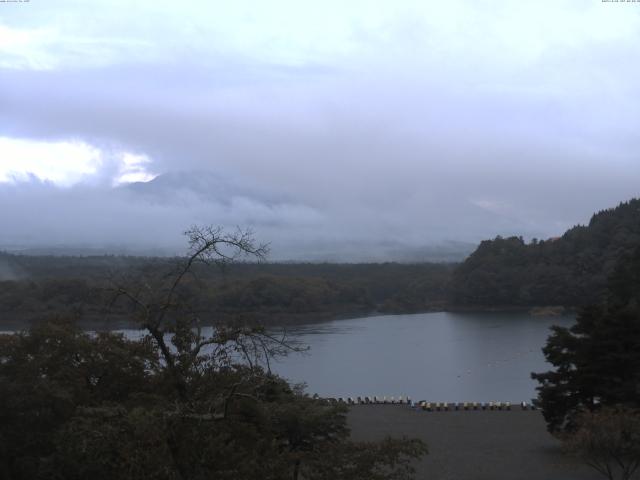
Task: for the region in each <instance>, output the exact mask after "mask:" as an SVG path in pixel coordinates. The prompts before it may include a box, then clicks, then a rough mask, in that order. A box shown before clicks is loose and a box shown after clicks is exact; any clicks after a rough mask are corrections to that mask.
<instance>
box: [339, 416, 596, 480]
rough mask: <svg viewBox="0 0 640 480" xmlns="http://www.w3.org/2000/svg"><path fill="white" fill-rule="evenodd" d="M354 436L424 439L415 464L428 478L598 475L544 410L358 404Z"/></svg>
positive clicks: (590, 478)
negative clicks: (568, 450)
mask: <svg viewBox="0 0 640 480" xmlns="http://www.w3.org/2000/svg"><path fill="white" fill-rule="evenodd" d="M348 422H349V426H350V427H351V430H352V431H351V434H352V438H353V439H354V440H378V439H381V438H383V437H384V436H385V435H391V436H393V437H401V436H403V435H405V436H407V437H414V438H415V437H417V438H421V439H422V440H424V441H425V442H426V443H427V445H428V448H429V455H427V456H425V457H424V458H423V459H422V460H421V461H420V462H418V464H417V465H416V471H417V474H416V479H420V480H422V479H425V480H427V479H428V480H445V479H446V480H503V479H504V480H520V479H522V480H555V479H558V480H598V479H601V478H604V477H602V476H601V475H600V474H599V473H597V472H596V471H595V470H592V469H591V468H590V467H587V466H585V465H583V464H582V463H581V462H580V461H579V460H577V459H575V458H572V457H569V456H567V455H565V454H563V452H562V450H561V448H560V445H559V442H558V441H557V440H555V439H554V438H553V437H552V436H551V435H549V434H548V433H547V431H546V429H545V423H544V420H543V418H542V414H541V413H540V412H539V411H530V410H527V411H523V410H521V409H520V408H519V407H518V408H517V409H514V410H511V411H448V412H425V411H420V410H415V409H413V408H411V407H409V406H405V405H356V406H353V407H351V409H350V412H349V415H348Z"/></svg>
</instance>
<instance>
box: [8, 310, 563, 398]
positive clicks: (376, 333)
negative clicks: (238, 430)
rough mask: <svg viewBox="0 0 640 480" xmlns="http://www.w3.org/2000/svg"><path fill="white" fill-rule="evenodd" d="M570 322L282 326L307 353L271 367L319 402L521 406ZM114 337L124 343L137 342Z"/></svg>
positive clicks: (378, 319)
mask: <svg viewBox="0 0 640 480" xmlns="http://www.w3.org/2000/svg"><path fill="white" fill-rule="evenodd" d="M574 321H575V319H574V317H573V316H562V317H557V316H556V317H533V316H530V315H528V314H526V313H450V312H437V313H421V314H415V315H381V316H371V317H364V318H354V319H348V320H336V321H329V322H327V321H325V322H321V323H314V324H305V325H301V326H289V327H287V330H286V332H287V336H288V338H289V339H290V340H291V341H293V342H295V343H299V344H303V345H308V346H309V347H310V349H309V351H308V352H306V353H292V354H290V355H289V356H287V357H280V358H278V359H275V360H273V361H272V362H271V367H272V370H274V371H275V372H277V373H279V374H280V375H281V376H283V377H285V378H287V379H289V380H290V381H292V382H294V383H301V382H305V383H306V384H307V386H308V387H307V391H308V392H309V393H311V394H313V393H317V394H319V395H320V396H323V397H336V398H337V397H357V396H362V397H364V396H369V397H372V396H374V395H376V396H378V397H382V396H386V397H390V396H394V397H398V396H399V395H402V396H407V395H409V396H410V397H411V398H412V399H413V400H421V399H426V400H429V401H433V402H489V401H503V402H504V401H509V402H512V403H515V402H521V401H523V400H524V401H527V402H528V401H530V400H531V399H532V398H533V397H535V396H536V391H535V387H536V385H537V383H536V382H534V381H533V380H531V378H530V373H531V372H542V371H545V370H548V369H549V368H550V366H549V365H548V364H547V363H546V362H545V360H544V356H543V355H542V351H541V348H542V346H543V345H544V344H545V342H546V339H547V337H548V335H549V327H550V326H551V325H554V324H555V325H562V326H570V325H571V324H573V323H574ZM120 331H121V332H124V333H125V334H126V335H127V336H128V337H129V338H138V337H140V336H141V335H142V332H141V331H139V330H120ZM273 332H274V333H276V332H279V330H277V329H276V330H273ZM7 333H8V332H7ZM203 333H205V334H206V333H207V329H206V328H205V329H204V332H203Z"/></svg>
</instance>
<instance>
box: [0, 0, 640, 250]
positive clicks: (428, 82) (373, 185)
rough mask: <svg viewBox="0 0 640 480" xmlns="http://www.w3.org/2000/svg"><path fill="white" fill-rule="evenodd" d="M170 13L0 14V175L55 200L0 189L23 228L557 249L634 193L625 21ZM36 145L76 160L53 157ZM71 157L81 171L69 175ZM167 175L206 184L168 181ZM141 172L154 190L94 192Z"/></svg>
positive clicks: (402, 7)
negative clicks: (489, 240)
mask: <svg viewBox="0 0 640 480" xmlns="http://www.w3.org/2000/svg"><path fill="white" fill-rule="evenodd" d="M52 5H53V4H52ZM176 5H177V4H175V2H168V1H154V2H136V5H132V4H131V2H123V1H119V0H118V1H116V2H115V3H108V4H107V3H101V2H94V3H92V4H86V3H78V2H67V1H65V2H62V3H58V2H56V6H55V7H53V6H45V5H40V6H38V8H32V7H33V5H30V6H28V7H27V8H26V9H22V10H20V12H22V13H19V14H17V15H16V16H15V17H12V18H11V22H10V23H9V22H8V20H6V19H4V20H3V22H6V23H7V24H6V25H5V26H4V27H2V28H3V30H0V40H5V46H4V47H0V68H2V71H1V75H0V91H2V92H3V95H2V97H0V136H2V137H3V138H4V139H5V140H4V141H5V144H4V145H5V146H4V147H2V145H0V159H1V160H0V177H2V178H5V179H6V178H9V175H12V174H9V173H7V172H9V171H13V172H16V171H17V172H22V173H20V174H19V175H18V176H19V177H20V175H22V176H21V177H20V178H23V179H24V178H27V176H26V175H27V172H35V171H36V170H37V172H40V173H38V174H37V176H38V178H40V179H48V180H50V181H52V182H54V183H56V182H57V183H58V184H60V185H61V184H65V185H66V186H67V191H64V192H63V191H61V190H60V189H56V188H50V186H43V185H39V184H38V185H29V182H26V183H25V182H22V183H19V185H14V186H12V187H8V186H5V187H3V189H4V190H5V191H6V189H7V188H13V189H14V190H12V192H13V193H12V195H18V197H16V198H20V199H21V202H22V203H23V206H24V208H25V210H24V212H23V213H24V215H27V216H29V218H30V219H31V218H32V219H33V222H31V221H30V222H31V223H30V222H27V223H28V224H29V225H30V226H29V228H32V229H34V230H33V231H38V229H39V231H45V232H53V233H51V238H56V239H58V241H63V240H69V239H70V238H74V237H76V238H84V239H86V240H83V241H89V240H91V241H100V240H101V239H102V240H105V241H106V239H130V240H131V241H132V242H141V241H143V240H144V239H145V238H147V239H149V238H152V239H153V242H157V241H159V240H158V239H163V241H164V239H172V240H171V242H173V241H174V239H176V238H177V239H176V240H175V241H176V242H177V241H178V239H179V238H178V237H179V235H178V237H175V235H177V234H170V233H169V229H175V232H179V231H181V230H182V229H184V228H185V227H186V226H188V223H191V222H196V221H197V222H205V223H224V224H231V225H235V224H245V223H246V224H249V225H254V226H257V227H258V228H257V229H259V230H260V231H262V233H263V235H265V238H266V239H267V240H272V241H273V242H274V245H275V246H276V248H278V249H280V251H281V252H285V253H286V252H293V251H294V250H295V251H299V252H301V251H303V250H304V251H306V253H307V254H308V255H309V256H314V255H316V254H317V252H329V253H330V252H331V251H343V252H347V251H348V252H350V253H349V255H352V254H354V251H355V250H357V247H354V246H360V248H361V249H363V250H368V251H370V252H375V251H376V249H379V248H381V247H380V245H381V244H382V243H384V242H387V243H392V244H401V245H405V246H407V247H419V246H420V245H424V244H429V243H438V242H446V241H448V240H463V241H477V240H479V239H481V238H486V237H492V236H495V235H496V234H502V235H509V234H518V235H519V234H522V235H525V236H535V237H541V238H544V237H548V236H556V235H558V234H560V233H562V230H563V229H564V228H567V227H569V226H571V225H573V224H575V223H579V222H585V221H587V220H588V218H589V215H590V214H591V213H592V212H593V211H596V210H599V209H601V208H604V207H607V206H613V205H615V204H616V203H617V202H619V201H621V200H625V199H627V198H629V197H632V196H637V195H638V187H637V186H638V184H640V161H639V160H640V159H639V158H638V153H637V152H638V151H640V142H639V140H638V136H637V131H636V130H637V129H636V125H638V124H640V98H639V97H638V95H637V87H636V86H637V84H638V81H639V80H640V68H638V66H637V62H634V61H632V60H633V59H635V57H636V56H637V53H638V52H637V49H638V47H637V46H638V45H640V41H639V40H640V28H638V27H640V9H637V8H635V6H634V5H608V4H606V3H605V4H602V3H587V4H585V3H579V2H574V1H569V0H567V1H557V0H554V1H540V2H530V3H527V4H526V5H524V4H523V5H521V4H517V5H515V4H513V5H512V4H511V3H509V2H501V3H500V2H499V3H495V2H484V1H475V2H471V1H463V0H457V1H451V2H412V1H401V2H393V3H392V2H373V3H372V2H366V3H365V2H347V3H345V2H337V1H332V0H331V1H328V2H322V3H315V4H313V5H309V4H307V3H306V2H288V1H277V2H268V3H257V2H248V1H240V2H233V3H232V4H229V3H228V2H227V3H226V4H222V3H220V2H189V5H184V6H183V5H182V4H181V5H180V6H179V7H178V6H176ZM89 13H91V15H90V16H89ZM87 18H94V19H96V20H94V21H87ZM3 35H4V36H3ZM7 62H8V63H7ZM7 142H8V143H7ZM12 142H13V143H12ZM16 142H18V143H19V142H28V143H29V144H39V145H49V146H51V148H50V149H48V151H46V152H42V153H41V154H39V155H40V156H39V157H38V159H35V157H34V158H32V159H31V160H29V162H36V163H31V164H29V163H25V162H18V161H17V160H16V159H17V158H18V157H17V156H16V155H15V154H12V155H13V156H12V155H9V156H7V155H6V153H7V152H9V153H11V148H15V147H11V145H17V144H18V143H16ZM54 145H76V147H77V148H80V150H82V149H84V150H82V151H84V153H82V154H80V153H77V152H76V151H75V150H74V151H73V152H76V153H73V152H71V151H69V152H70V153H68V154H65V155H62V156H58V157H57V158H58V160H56V159H55V158H54V157H55V154H54V151H55V148H61V147H55V148H54V147H53V146H54ZM78 146H80V147H78ZM91 149H95V150H96V151H97V152H99V154H97V156H95V155H94V156H93V157H92V154H90V152H91V151H92V150H91ZM62 157H64V158H62ZM80 157H82V158H85V159H89V158H99V159H100V162H97V160H86V161H85V163H81V164H75V165H76V166H73V167H71V166H69V165H72V163H68V162H72V161H73V158H80ZM8 158H13V159H14V160H13V161H12V163H11V165H9V164H8V163H7V160H6V159H8ZM20 158H23V157H20ZM24 158H26V157H24ZM30 158H31V157H30ZM83 161H84V160H83ZM37 162H39V163H37ZM65 162H67V163H65ZM92 162H93V163H92ZM16 165H18V166H16ZM65 165H67V166H65ZM45 167H46V168H45ZM47 168H48V169H49V173H47V174H44V173H41V172H46V171H47ZM91 169H94V171H92V170H91ZM185 171H186V172H193V171H197V172H205V173H204V174H203V173H201V174H199V175H196V176H193V175H192V176H191V177H189V178H184V179H181V180H180V181H178V182H177V183H178V184H175V183H174V184H171V182H170V181H169V180H168V179H171V178H173V179H174V181H177V180H175V179H176V178H178V177H176V175H177V176H179V173H178V172H185ZM157 174H169V176H163V175H161V176H160V177H158V178H157V179H156V180H157V182H154V185H156V186H157V185H161V184H162V185H164V187H163V188H164V190H163V192H164V193H163V194H162V195H158V194H150V193H149V192H148V191H143V190H144V189H138V190H136V191H135V195H134V193H132V191H131V190H130V189H126V188H120V189H115V190H111V187H112V185H118V184H121V183H126V182H130V181H134V180H148V179H149V178H151V177H152V176H153V175H157ZM171 175H173V177H172V176H171ZM62 177H64V178H66V179H68V180H66V181H62V180H61V178H62ZM65 182H66V183H65ZM163 182H164V183H163ZM70 185H73V188H69V186H70ZM45 192H46V194H45ZM114 192H117V193H114ZM125 192H129V193H125ZM131 195H134V196H133V197H132V196H131ZM85 196H86V199H87V200H86V202H84V201H83V200H82V199H83V198H85ZM3 198H4V199H5V200H6V201H7V202H8V201H9V198H10V197H9V196H5V197H3ZM44 198H46V201H45V200H43V199H44ZM43 201H44V202H45V203H49V205H48V206H47V208H45V209H41V208H40V205H41V204H42V202H43ZM76 204H80V206H78V205H76ZM35 205H38V207H35ZM29 208H31V210H29ZM12 215H13V214H12ZM16 215H17V214H16ZM39 217H43V218H44V217H46V218H44V219H43V220H42V221H41V222H38V221H37V219H38V218H39ZM52 217H53V218H58V219H62V218H63V217H64V218H65V220H68V223H65V222H62V221H60V222H59V223H56V222H54V221H51V220H50V218H52ZM137 218H141V219H142V220H136V219H137ZM12 219H13V223H11V225H13V227H12V229H10V230H9V231H8V232H9V234H12V235H13V236H14V237H15V238H18V237H20V238H23V237H21V235H23V236H26V237H28V236H29V235H30V234H29V231H28V229H27V228H26V227H24V228H23V227H21V226H20V221H19V216H15V215H13V216H12ZM84 225H91V228H90V229H86V231H83V226H84ZM107 226H108V227H107ZM14 228H15V230H13V229H14ZM65 228H66V229H68V231H67V233H66V234H65ZM138 228H140V232H139V233H136V232H138ZM47 229H49V230H47ZM18 230H19V231H22V232H23V233H22V234H20V235H18V234H17V233H16V232H17V231H18ZM12 232H13V233H12ZM145 232H154V233H156V234H157V235H146V234H145ZM47 235H49V233H47ZM26 237H24V238H26ZM35 237H37V235H35ZM109 241H111V240H109ZM167 242H168V240H167ZM169 243H170V242H169ZM303 253H304V252H303Z"/></svg>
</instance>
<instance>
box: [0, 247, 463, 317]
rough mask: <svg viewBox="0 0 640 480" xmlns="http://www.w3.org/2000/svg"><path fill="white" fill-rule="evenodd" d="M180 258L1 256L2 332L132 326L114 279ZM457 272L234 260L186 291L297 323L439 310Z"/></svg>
mask: <svg viewBox="0 0 640 480" xmlns="http://www.w3.org/2000/svg"><path fill="white" fill-rule="evenodd" d="M180 261H181V259H174V258H171V259H170V258H142V257H118V256H101V257H53V256H48V257H33V256H24V255H9V254H0V267H2V266H3V265H4V270H5V271H6V270H9V271H11V272H13V274H12V275H11V279H10V280H9V279H5V280H4V281H1V280H0V319H1V320H0V329H1V328H2V327H3V326H4V328H6V329H11V328H15V327H16V326H20V325H23V324H24V322H28V321H30V320H33V319H37V318H42V317H43V316H46V315H49V314H51V315H60V314H64V315H66V316H68V317H71V318H75V319H76V320H77V321H79V322H81V323H82V324H83V325H87V326H90V327H94V328H103V327H104V328H109V327H111V326H114V325H117V324H118V323H122V324H124V322H127V321H129V318H128V316H127V309H126V308H125V305H124V304H123V303H122V302H116V303H111V304H110V299H111V293H110V289H109V286H110V280H111V279H112V278H114V277H122V276H128V277H132V278H142V277H144V276H147V275H150V274H161V273H162V272H166V271H167V270H171V269H173V268H175V265H176V263H179V262H180ZM452 269H453V266H452V265H449V264H397V263H385V264H277V263H236V264H234V266H233V268H230V269H228V268H225V269H222V270H219V269H208V268H204V267H203V266H202V265H195V266H194V273H195V276H193V277H190V278H189V279H188V282H185V285H183V290H190V291H191V297H192V299H193V304H192V306H193V308H197V309H200V310H202V311H205V310H206V311H209V312H215V313H216V314H217V315H218V316H219V317H220V316H222V317H224V316H226V317H227V318H229V319H231V318H236V317H237V315H238V314H239V313H241V314H242V316H243V317H244V318H245V319H247V320H248V321H253V322H256V321H259V322H261V323H295V322H300V321H310V320H317V319H322V318H330V317H336V316H346V315H361V314H362V315H364V314H369V313H371V312H374V311H377V310H378V311H384V312H398V313H399V312H402V313H408V312H419V311H425V310H433V309H438V308H442V306H443V305H444V304H445V301H446V298H447V295H448V291H447V287H448V282H449V278H450V274H451V271H452ZM0 278H2V277H0ZM5 278H8V276H7V275H5ZM108 304H110V309H109V312H108V313H109V315H108V316H107V315H106V314H107V311H106V308H105V306H106V305H108ZM105 319H106V320H108V322H107V323H105Z"/></svg>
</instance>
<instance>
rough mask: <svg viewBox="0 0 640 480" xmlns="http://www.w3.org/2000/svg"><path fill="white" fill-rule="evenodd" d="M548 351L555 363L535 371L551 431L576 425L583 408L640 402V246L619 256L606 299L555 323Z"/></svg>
mask: <svg viewBox="0 0 640 480" xmlns="http://www.w3.org/2000/svg"><path fill="white" fill-rule="evenodd" d="M543 351H544V354H545V356H546V358H547V361H549V363H551V364H552V365H553V366H554V367H555V369H554V370H552V371H549V372H546V373H535V374H532V376H533V378H534V379H536V380H538V381H539V382H540V386H539V387H538V391H539V400H540V404H541V406H542V408H543V413H544V416H545V419H546V421H547V425H548V427H549V430H550V431H552V432H555V431H570V430H572V429H573V428H575V426H576V422H575V418H576V415H578V414H580V412H582V411H583V410H588V411H590V410H596V409H598V408H600V407H601V406H627V407H631V408H640V248H638V249H636V251H635V252H634V254H633V255H630V256H627V257H624V258H623V259H622V260H621V261H620V262H619V264H618V267H617V268H616V269H615V270H614V272H613V274H612V275H611V278H610V281H609V290H608V293H607V295H606V299H605V300H604V301H603V302H602V303H601V304H599V305H594V306H590V307H586V308H584V309H583V310H582V311H581V312H580V314H579V315H578V318H577V323H576V324H575V325H574V326H573V327H571V328H568V329H567V328H561V327H554V328H553V333H552V335H551V336H550V337H549V339H548V341H547V345H546V346H545V347H544V349H543Z"/></svg>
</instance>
